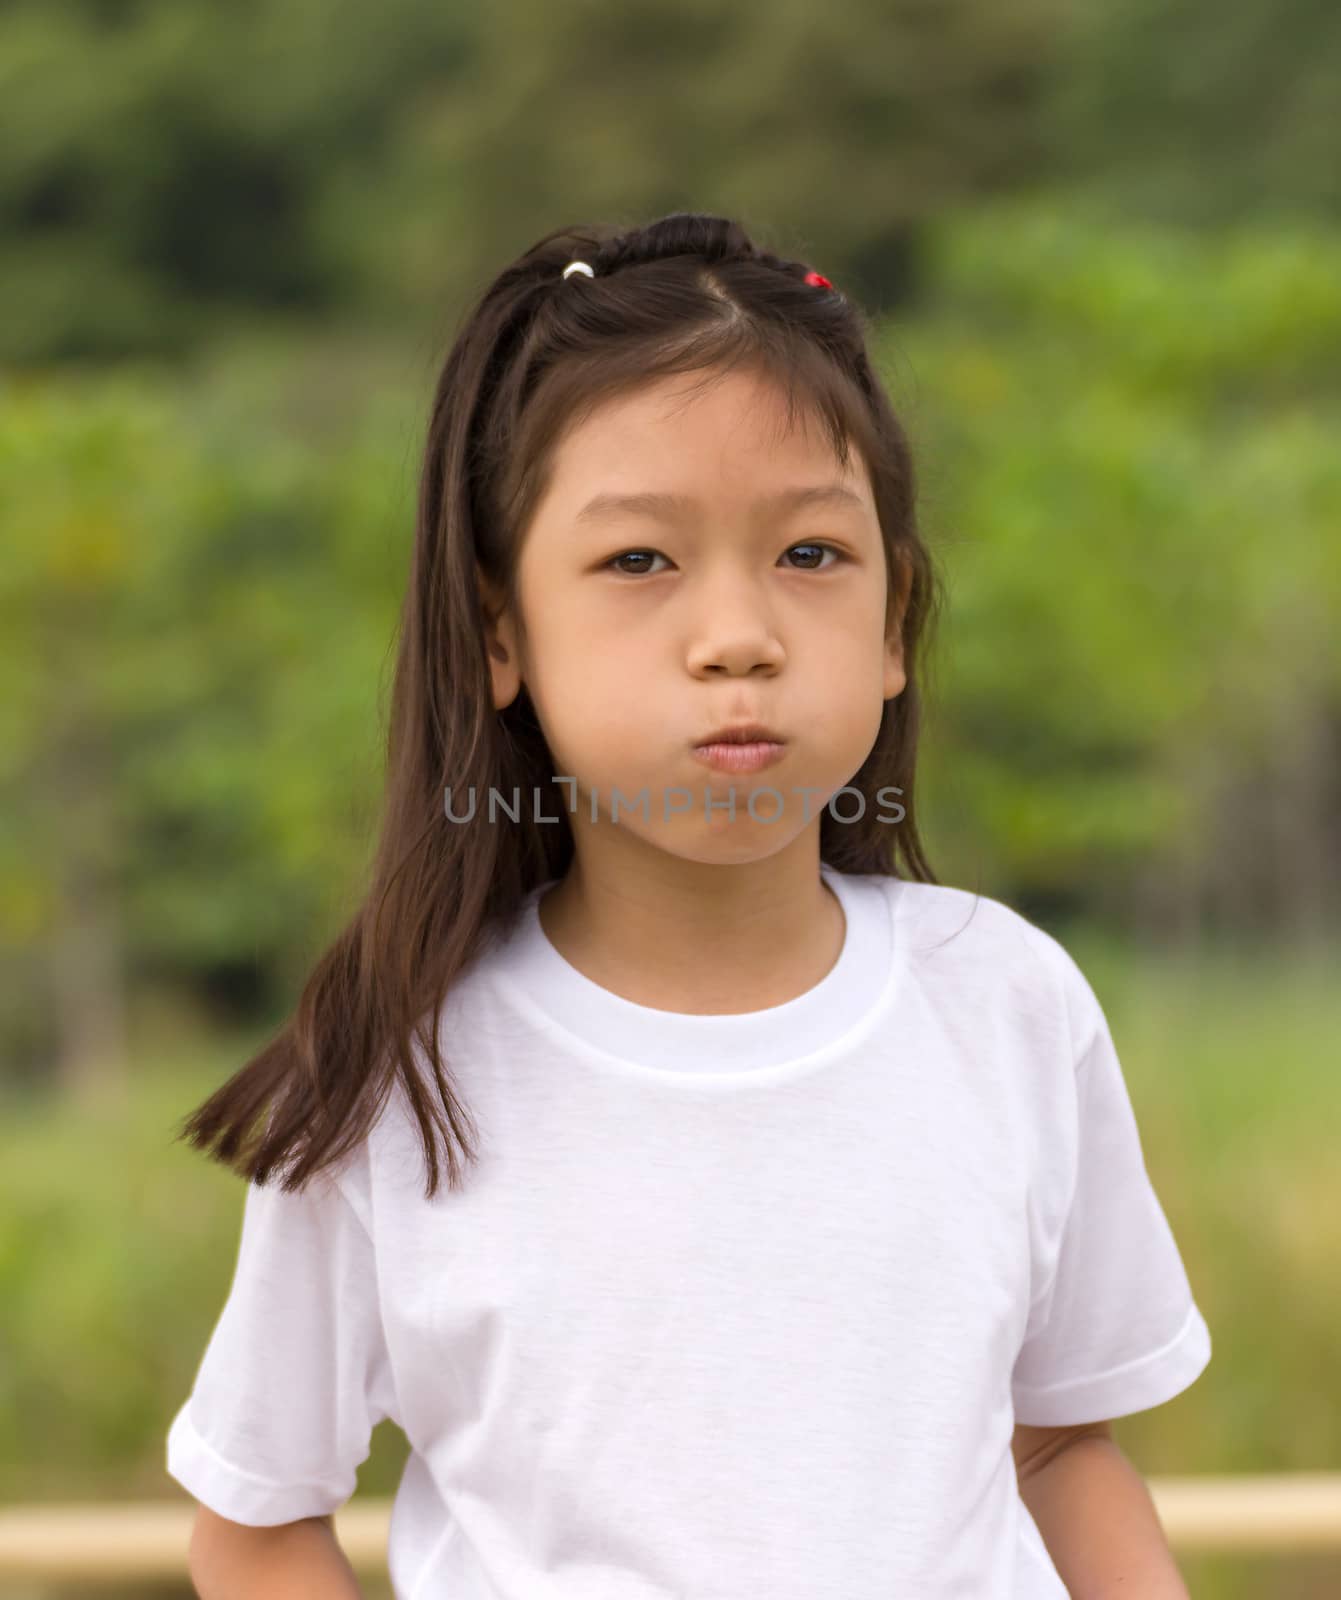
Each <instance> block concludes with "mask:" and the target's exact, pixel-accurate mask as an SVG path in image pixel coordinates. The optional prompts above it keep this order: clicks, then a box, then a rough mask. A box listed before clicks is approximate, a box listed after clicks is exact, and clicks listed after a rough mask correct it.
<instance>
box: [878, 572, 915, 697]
mask: <svg viewBox="0 0 1341 1600" xmlns="http://www.w3.org/2000/svg"><path fill="white" fill-rule="evenodd" d="M898 570H899V586H898V590H897V592H896V593H895V595H894V597H893V604H892V606H891V609H890V619H889V631H888V632H887V634H886V635H885V688H884V698H885V699H886V700H892V699H893V698H894V697H895V695H900V694H902V693H903V691H904V690H905V689H906V688H907V687H908V674H907V672H906V671H905V670H904V665H903V616H904V612H905V611H906V610H907V609H908V592H909V590H910V589H911V588H912V582H913V569H912V568H911V567H910V566H908V564H907V563H906V562H902V561H901V562H899V567H898Z"/></svg>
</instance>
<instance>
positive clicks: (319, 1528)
mask: <svg viewBox="0 0 1341 1600" xmlns="http://www.w3.org/2000/svg"><path fill="white" fill-rule="evenodd" d="M188 1563H189V1569H190V1574H191V1582H192V1583H193V1584H194V1585H195V1589H196V1593H197V1594H198V1595H199V1596H200V1600H363V1592H362V1590H361V1589H360V1588H359V1585H358V1579H357V1578H356V1577H355V1575H354V1569H353V1567H351V1566H350V1564H349V1558H348V1557H347V1556H346V1555H345V1553H344V1551H343V1550H342V1549H341V1548H340V1545H339V1543H338V1541H337V1540H336V1537H335V1523H334V1520H333V1518H331V1517H329V1516H327V1517H304V1518H302V1520H301V1521H298V1522H283V1523H280V1524H279V1525H278V1526H276V1527H272V1528H253V1527H249V1526H247V1525H246V1524H245V1523H241V1522H231V1521H230V1520H229V1519H228V1518H227V1517H221V1516H219V1515H218V1514H217V1513H216V1512H214V1511H211V1510H210V1509H209V1507H208V1506H204V1505H201V1506H199V1507H197V1510H196V1520H195V1523H194V1525H193V1527H192V1530H191V1545H190V1554H189V1556H188Z"/></svg>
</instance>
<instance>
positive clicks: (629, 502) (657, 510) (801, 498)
mask: <svg viewBox="0 0 1341 1600" xmlns="http://www.w3.org/2000/svg"><path fill="white" fill-rule="evenodd" d="M813 505H852V506H864V505H865V501H864V500H863V499H862V498H861V496H860V495H859V494H857V493H856V492H855V491H854V490H852V489H849V488H848V487H847V486H846V485H845V484H841V483H815V484H804V485H802V486H800V487H798V488H794V489H778V490H776V491H775V492H774V493H772V494H766V495H760V496H759V498H758V499H757V500H756V501H755V506H756V508H757V509H758V510H761V511H797V510H800V509H801V508H802V507H805V506H813ZM698 507H699V502H698V501H697V500H695V499H694V498H693V496H692V495H682V494H654V493H644V494H598V495H596V496H595V497H594V498H593V499H591V500H588V501H587V503H586V505H584V506H583V507H582V509H581V510H580V511H579V512H578V513H577V515H576V517H574V519H573V520H574V521H575V522H600V521H602V520H604V519H606V518H613V517H621V516H624V517H650V518H652V519H653V520H660V521H666V522H670V521H674V520H675V518H676V517H680V516H685V515H687V514H688V513H690V512H692V511H696V510H697V509H698Z"/></svg>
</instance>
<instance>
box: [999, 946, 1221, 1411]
mask: <svg viewBox="0 0 1341 1600" xmlns="http://www.w3.org/2000/svg"><path fill="white" fill-rule="evenodd" d="M1067 966H1068V969H1069V971H1070V973H1071V977H1072V981H1073V983H1074V984H1076V985H1077V987H1078V992H1079V999H1078V1006H1079V1009H1080V1011H1081V1013H1082V1015H1083V1016H1084V1017H1085V1019H1086V1021H1087V1024H1088V1026H1087V1027H1086V1028H1085V1032H1086V1034H1087V1035H1088V1036H1089V1038H1090V1042H1089V1043H1088V1045H1086V1046H1085V1047H1084V1053H1083V1055H1082V1056H1081V1057H1080V1059H1079V1061H1078V1062H1077V1064H1076V1068H1075V1073H1076V1078H1075V1085H1076V1087H1075V1104H1076V1115H1077V1118H1078V1130H1077V1137H1076V1142H1075V1151H1076V1159H1075V1164H1074V1169H1073V1187H1072V1192H1071V1198H1070V1203H1069V1206H1068V1207H1067V1208H1066V1210H1065V1212H1064V1223H1063V1226H1062V1230H1061V1235H1060V1241H1059V1244H1058V1247H1057V1250H1056V1255H1055V1269H1054V1272H1053V1275H1052V1278H1051V1282H1050V1284H1049V1286H1048V1288H1047V1290H1046V1291H1045V1292H1044V1293H1043V1294H1042V1296H1041V1297H1040V1299H1039V1301H1038V1302H1037V1303H1036V1304H1035V1305H1034V1306H1032V1307H1031V1310H1030V1316H1029V1319H1028V1329H1027V1332H1026V1335H1025V1338H1024V1342H1023V1344H1022V1346H1021V1348H1020V1351H1019V1353H1018V1356H1017V1359H1016V1362H1015V1367H1014V1372H1013V1375H1012V1384H1011V1389H1012V1397H1013V1400H1014V1406H1015V1419H1016V1421H1017V1422H1023V1423H1026V1424H1033V1425H1035V1426H1038V1427H1055V1426H1061V1425H1065V1424H1070V1423H1081V1422H1099V1421H1103V1420H1105V1419H1107V1418H1110V1417H1119V1416H1125V1415H1127V1414H1128V1413H1130V1412H1133V1411H1145V1410H1147V1409H1148V1408H1150V1407H1151V1406H1157V1405H1162V1404H1163V1403H1164V1402H1165V1401H1166V1400H1170V1399H1172V1398H1173V1397H1174V1396H1175V1395H1176V1394H1179V1393H1181V1392H1182V1390H1184V1389H1186V1388H1187V1387H1188V1386H1189V1385H1190V1384H1191V1383H1192V1382H1193V1380H1194V1379H1195V1378H1197V1377H1198V1376H1199V1374H1200V1373H1201V1372H1202V1371H1204V1369H1205V1368H1206V1366H1207V1364H1208V1363H1209V1361H1210V1358H1211V1337H1210V1331H1209V1329H1208V1328H1207V1325H1206V1322H1205V1320H1204V1319H1203V1317H1202V1315H1201V1312H1200V1310H1199V1309H1198V1307H1197V1304H1196V1302H1195V1300H1194V1299H1193V1296H1192V1290H1191V1286H1190V1284H1189V1282H1188V1277H1187V1273H1186V1270H1185V1268H1184V1265H1183V1261H1182V1257H1181V1256H1180V1254H1179V1251H1178V1246H1177V1244H1176V1243H1175V1241H1174V1237H1173V1232H1172V1230H1171V1229H1170V1227H1169V1223H1168V1219H1167V1218H1166V1216H1165V1214H1164V1211H1163V1208H1162V1207H1161V1205H1160V1202H1159V1199H1158V1197H1157V1196H1156V1194H1155V1190H1154V1187H1153V1185H1152V1184H1151V1181H1150V1177H1149V1174H1148V1173H1147V1171H1146V1167H1145V1160H1144V1156H1143V1152H1142V1149H1141V1140H1140V1135H1139V1132H1138V1130H1137V1125H1136V1117H1135V1114H1134V1112H1133V1110H1132V1104H1131V1099H1130V1097H1129V1095H1128V1092H1127V1086H1126V1083H1125V1082H1124V1079H1123V1074H1122V1068H1121V1065H1120V1064H1119V1061H1118V1056H1117V1051H1116V1049H1115V1047H1114V1044H1113V1039H1112V1035H1111V1033H1110V1031H1109V1027H1108V1023H1107V1020H1106V1018H1105V1017H1104V1015H1103V1012H1102V1010H1101V1008H1100V1006H1099V1002H1098V1000H1097V999H1096V998H1095V997H1094V994H1093V991H1092V989H1091V988H1090V987H1089V984H1088V983H1087V982H1086V980H1085V979H1084V978H1083V977H1082V976H1081V975H1080V973H1079V969H1078V968H1076V967H1075V966H1074V964H1073V963H1072V962H1071V961H1070V958H1069V957H1067ZM1073 992H1074V991H1073Z"/></svg>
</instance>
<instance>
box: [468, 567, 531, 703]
mask: <svg viewBox="0 0 1341 1600" xmlns="http://www.w3.org/2000/svg"><path fill="white" fill-rule="evenodd" d="M475 575H476V579H477V582H478V584H479V592H480V610H481V612H482V614H483V618H484V642H485V647H486V649H487V651H488V655H489V674H490V676H491V678H492V679H493V694H494V710H495V711H502V710H503V708H504V707H505V706H510V705H511V704H512V702H513V701H514V700H515V699H516V698H517V692H518V690H519V689H520V688H521V682H522V678H521V656H520V653H519V651H518V649H517V630H516V626H515V624H514V622H513V618H512V613H511V611H509V610H508V608H507V606H506V605H505V604H504V601H503V598H502V596H501V594H500V593H499V592H498V590H497V589H496V588H495V586H494V585H493V584H492V583H490V582H489V580H488V578H486V577H485V575H484V574H483V572H481V571H480V569H479V567H478V566H477V567H476V568H475Z"/></svg>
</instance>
